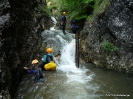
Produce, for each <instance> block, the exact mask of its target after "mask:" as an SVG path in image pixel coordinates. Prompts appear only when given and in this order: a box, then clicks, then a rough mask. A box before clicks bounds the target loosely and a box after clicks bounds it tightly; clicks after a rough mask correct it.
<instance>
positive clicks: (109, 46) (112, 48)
mask: <svg viewBox="0 0 133 99" xmlns="http://www.w3.org/2000/svg"><path fill="white" fill-rule="evenodd" d="M102 48H104V49H106V50H108V51H110V52H113V51H118V50H119V49H118V48H117V47H116V46H114V44H113V43H110V42H104V43H103V44H102Z"/></svg>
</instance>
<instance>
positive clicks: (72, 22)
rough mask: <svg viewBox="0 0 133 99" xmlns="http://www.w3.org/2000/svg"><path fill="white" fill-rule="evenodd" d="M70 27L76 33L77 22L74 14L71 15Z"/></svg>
mask: <svg viewBox="0 0 133 99" xmlns="http://www.w3.org/2000/svg"><path fill="white" fill-rule="evenodd" d="M71 28H72V33H74V34H76V32H77V29H78V24H77V20H76V19H75V17H74V16H73V17H72V20H71Z"/></svg>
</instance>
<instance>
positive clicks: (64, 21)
mask: <svg viewBox="0 0 133 99" xmlns="http://www.w3.org/2000/svg"><path fill="white" fill-rule="evenodd" d="M62 14H63V15H62V17H61V20H60V24H61V30H62V31H63V33H64V35H66V33H65V28H66V23H67V20H66V12H63V13H62Z"/></svg>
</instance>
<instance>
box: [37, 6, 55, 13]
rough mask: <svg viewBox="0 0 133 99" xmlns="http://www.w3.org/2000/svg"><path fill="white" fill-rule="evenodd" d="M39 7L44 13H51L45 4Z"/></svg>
mask: <svg viewBox="0 0 133 99" xmlns="http://www.w3.org/2000/svg"><path fill="white" fill-rule="evenodd" d="M39 7H40V9H41V10H42V11H43V12H44V13H47V14H48V15H50V16H51V15H52V13H51V12H50V9H49V8H48V7H47V6H42V5H39Z"/></svg>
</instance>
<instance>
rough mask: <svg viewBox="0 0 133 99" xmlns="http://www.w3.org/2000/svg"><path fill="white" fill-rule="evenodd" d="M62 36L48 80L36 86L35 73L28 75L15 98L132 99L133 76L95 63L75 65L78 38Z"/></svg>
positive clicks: (46, 74) (46, 75)
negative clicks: (33, 83) (96, 65)
mask: <svg viewBox="0 0 133 99" xmlns="http://www.w3.org/2000/svg"><path fill="white" fill-rule="evenodd" d="M69 35H72V34H69ZM58 37H59V35H58ZM60 39H61V40H62V41H61V42H62V43H63V45H64V46H63V47H62V49H61V52H60V53H61V57H60V61H59V64H58V67H57V70H56V71H44V72H43V74H44V75H45V77H46V78H47V80H46V81H45V82H44V83H38V84H37V85H36V86H34V85H32V81H33V79H34V78H33V75H28V74H27V75H25V76H24V77H23V80H22V82H21V83H20V85H19V87H18V91H17V93H16V95H15V98H14V99H133V78H132V76H130V75H125V74H123V73H120V72H116V71H110V70H105V69H100V68H95V67H94V65H92V64H86V65H85V66H80V68H76V66H75V59H74V58H75V39H72V40H71V42H67V41H66V40H64V39H63V38H61V37H60Z"/></svg>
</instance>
